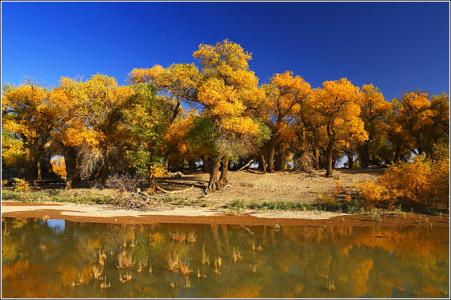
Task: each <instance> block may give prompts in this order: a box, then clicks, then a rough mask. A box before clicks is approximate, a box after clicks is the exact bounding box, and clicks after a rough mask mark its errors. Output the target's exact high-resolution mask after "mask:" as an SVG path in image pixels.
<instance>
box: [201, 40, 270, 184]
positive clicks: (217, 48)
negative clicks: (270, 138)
mask: <svg viewBox="0 0 451 300" xmlns="http://www.w3.org/2000/svg"><path fill="white" fill-rule="evenodd" d="M193 56H194V58H197V59H199V61H200V64H201V66H202V71H201V73H202V80H201V82H200V83H199V86H198V90H197V101H198V102H199V103H200V104H201V105H202V106H203V110H202V118H203V121H202V122H198V123H197V125H198V126H197V129H198V130H200V131H204V130H206V131H207V136H208V137H209V141H210V142H208V143H207V144H208V145H209V149H210V155H209V156H210V158H211V171H210V180H209V183H208V186H207V189H206V192H208V191H212V190H215V189H221V188H222V187H224V186H225V185H227V183H228V178H227V171H228V165H229V162H230V159H231V158H232V156H233V155H234V154H235V153H236V151H239V150H244V149H246V148H247V147H239V146H238V145H240V143H241V142H242V141H245V140H246V138H249V137H258V136H259V135H261V134H262V128H263V127H262V126H261V125H260V124H259V123H258V122H257V121H256V120H255V119H254V118H252V117H251V114H250V112H248V110H250V109H251V108H252V107H255V106H258V102H260V101H262V100H263V99H264V92H263V90H261V89H260V88H259V87H258V78H257V77H256V76H255V73H254V72H252V71H251V70H249V60H250V59H251V57H252V56H251V54H250V53H248V52H246V51H244V49H243V48H242V47H241V46H240V45H239V44H236V43H233V42H230V41H228V40H224V41H222V42H220V43H217V44H215V45H204V44H201V45H200V46H199V49H198V50H197V51H195V52H194V53H193ZM206 124H208V126H205V125H206ZM208 132H209V133H208ZM257 140H258V139H257ZM244 144H246V145H248V143H244ZM232 146H233V147H232ZM221 162H222V170H221V176H220V177H219V171H220V163H221Z"/></svg>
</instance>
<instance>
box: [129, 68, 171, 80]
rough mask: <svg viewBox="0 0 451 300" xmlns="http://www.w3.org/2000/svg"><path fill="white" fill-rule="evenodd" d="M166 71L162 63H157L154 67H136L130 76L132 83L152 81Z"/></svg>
mask: <svg viewBox="0 0 451 300" xmlns="http://www.w3.org/2000/svg"><path fill="white" fill-rule="evenodd" d="M164 72H165V69H164V68H163V67H162V66H160V65H155V66H153V67H152V68H149V69H146V68H135V69H133V70H132V71H131V72H130V74H129V75H128V76H129V79H130V82H131V83H134V84H136V83H145V82H150V81H152V80H155V79H156V78H158V77H159V76H160V75H161V74H163V73H164Z"/></svg>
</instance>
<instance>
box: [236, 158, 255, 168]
mask: <svg viewBox="0 0 451 300" xmlns="http://www.w3.org/2000/svg"><path fill="white" fill-rule="evenodd" d="M253 162H254V159H251V160H250V161H248V162H247V164H245V165H244V166H242V167H241V168H239V169H238V171H243V170H244V169H246V168H248V167H249V166H250V165H251V164H252V163H253Z"/></svg>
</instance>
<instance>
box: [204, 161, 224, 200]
mask: <svg viewBox="0 0 451 300" xmlns="http://www.w3.org/2000/svg"><path fill="white" fill-rule="evenodd" d="M220 162H221V160H220V159H219V158H215V159H211V164H210V180H209V181H208V186H207V188H206V189H205V193H206V194H208V193H209V192H210V191H215V190H218V189H220V183H219V179H218V176H219V167H220Z"/></svg>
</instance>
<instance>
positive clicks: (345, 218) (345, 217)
mask: <svg viewBox="0 0 451 300" xmlns="http://www.w3.org/2000/svg"><path fill="white" fill-rule="evenodd" d="M2 217H18V218H56V219H65V220H69V221H76V222H95V223H113V224H155V223H191V224H235V225H249V226H250V225H275V224H279V225H290V226H336V225H345V226H374V225H376V226H411V225H416V226H418V225H420V226H448V217H447V216H446V217H445V216H443V217H441V216H423V215H418V214H410V213H408V214H403V215H397V214H382V215H381V216H380V218H377V219H374V218H372V217H371V216H368V215H349V214H343V213H335V212H324V211H318V212H312V211H271V212H253V211H250V210H248V211H243V212H241V213H239V214H235V213H234V214H231V213H229V212H227V211H226V210H220V209H211V208H200V207H176V208H173V209H168V208H161V209H154V210H151V211H139V210H123V209H114V208H112V207H111V206H108V205H88V204H75V203H53V202H47V203H39V204H32V203H31V204H30V203H26V204H24V203H19V202H13V201H3V202H2Z"/></svg>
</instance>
